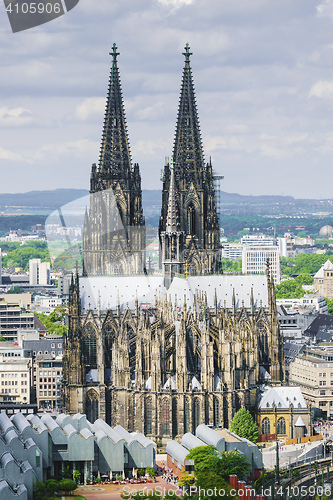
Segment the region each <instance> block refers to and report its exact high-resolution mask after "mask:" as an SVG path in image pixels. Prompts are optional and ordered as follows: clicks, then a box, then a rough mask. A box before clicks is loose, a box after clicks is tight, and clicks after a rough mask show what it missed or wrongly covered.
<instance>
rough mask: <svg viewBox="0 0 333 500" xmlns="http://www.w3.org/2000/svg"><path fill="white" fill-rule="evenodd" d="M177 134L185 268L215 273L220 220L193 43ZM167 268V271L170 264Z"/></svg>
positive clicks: (166, 187)
mask: <svg viewBox="0 0 333 500" xmlns="http://www.w3.org/2000/svg"><path fill="white" fill-rule="evenodd" d="M183 55H184V56H185V66H184V71H183V78H182V85H181V91H180V100H179V107H178V118H177V125H176V135H175V142H174V147H173V168H174V181H175V188H173V190H174V193H177V201H176V204H177V210H178V213H179V229H180V231H182V232H183V234H184V268H185V270H186V273H189V274H197V275H203V274H216V273H218V272H219V270H220V266H219V255H220V238H219V233H220V231H219V221H218V217H217V211H216V203H215V188H214V176H213V169H212V164H211V161H210V162H209V163H207V164H205V159H204V152H203V146H202V141H201V133H200V124H199V117H198V112H197V105H196V99H195V91H194V85H193V78H192V70H191V66H190V56H191V55H192V54H191V52H190V47H189V45H188V44H186V46H185V52H184V54H183ZM170 184H171V168H170V165H169V163H168V162H167V163H166V165H165V166H164V174H163V191H162V211H161V218H160V225H159V235H160V246H161V259H160V263H161V264H163V262H165V255H164V254H163V248H162V247H163V234H164V233H165V231H166V229H167V226H168V210H169V203H168V200H169V196H170ZM163 268H164V271H165V272H166V274H167V273H168V266H167V268H165V264H163Z"/></svg>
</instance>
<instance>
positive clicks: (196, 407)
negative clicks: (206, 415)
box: [193, 398, 200, 434]
mask: <svg viewBox="0 0 333 500" xmlns="http://www.w3.org/2000/svg"><path fill="white" fill-rule="evenodd" d="M198 425H200V403H199V399H198V398H194V401H193V434H194V433H195V429H196V428H197V427H198Z"/></svg>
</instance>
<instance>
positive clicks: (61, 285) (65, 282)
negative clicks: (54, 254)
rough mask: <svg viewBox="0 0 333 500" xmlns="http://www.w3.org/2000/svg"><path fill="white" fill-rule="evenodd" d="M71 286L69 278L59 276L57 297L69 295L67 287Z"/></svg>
mask: <svg viewBox="0 0 333 500" xmlns="http://www.w3.org/2000/svg"><path fill="white" fill-rule="evenodd" d="M70 284H71V277H70V276H59V277H58V294H59V295H69V287H70Z"/></svg>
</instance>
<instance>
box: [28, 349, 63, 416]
mask: <svg viewBox="0 0 333 500" xmlns="http://www.w3.org/2000/svg"><path fill="white" fill-rule="evenodd" d="M35 364H36V396H37V406H38V408H42V409H44V410H45V409H48V410H58V409H60V408H61V406H62V391H61V386H62V357H60V356H59V357H57V358H53V357H52V356H50V355H49V354H40V355H37V357H36V360H35Z"/></svg>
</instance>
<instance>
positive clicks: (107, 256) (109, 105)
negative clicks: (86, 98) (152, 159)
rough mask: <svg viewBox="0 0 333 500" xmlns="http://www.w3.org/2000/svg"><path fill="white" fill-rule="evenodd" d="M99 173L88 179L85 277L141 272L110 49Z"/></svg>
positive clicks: (140, 224)
mask: <svg viewBox="0 0 333 500" xmlns="http://www.w3.org/2000/svg"><path fill="white" fill-rule="evenodd" d="M110 55H111V57H112V63H111V70H110V78H109V86H108V92H107V99H106V106H105V115H104V125H103V133H102V141H101V149H100V157H99V164H98V167H97V166H96V164H93V166H92V169H91V177H90V210H89V214H88V216H86V218H85V225H84V233H83V259H84V270H85V273H86V274H87V275H88V276H89V275H91V276H96V275H107V276H111V275H113V274H140V273H143V272H144V271H145V245H146V242H145V240H146V231H145V223H144V217H143V210H142V190H141V175H140V168H139V165H138V164H137V163H136V164H134V167H133V166H132V159H131V153H130V146H129V139H128V133H127V125H126V117H125V107H124V101H123V96H122V90H121V83H120V75H119V69H118V62H117V57H118V55H119V52H117V46H116V44H115V43H114V44H113V47H112V51H111V52H110Z"/></svg>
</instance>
